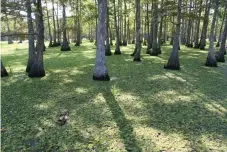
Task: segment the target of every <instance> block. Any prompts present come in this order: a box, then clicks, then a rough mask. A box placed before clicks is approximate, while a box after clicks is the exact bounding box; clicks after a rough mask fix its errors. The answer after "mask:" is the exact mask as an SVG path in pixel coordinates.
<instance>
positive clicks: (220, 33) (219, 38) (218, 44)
mask: <svg viewBox="0 0 227 152" xmlns="http://www.w3.org/2000/svg"><path fill="white" fill-rule="evenodd" d="M224 22H225V17H223V19H222V23H221V28H220V32H219V36H218V42H217V44H216V47H219V46H220V41H221V35H222V28H223V25H224Z"/></svg>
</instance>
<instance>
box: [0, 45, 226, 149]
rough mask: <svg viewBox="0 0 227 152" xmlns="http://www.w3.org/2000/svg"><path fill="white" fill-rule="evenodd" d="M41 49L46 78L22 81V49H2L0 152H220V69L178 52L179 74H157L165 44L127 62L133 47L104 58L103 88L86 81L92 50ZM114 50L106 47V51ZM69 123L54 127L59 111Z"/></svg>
mask: <svg viewBox="0 0 227 152" xmlns="http://www.w3.org/2000/svg"><path fill="white" fill-rule="evenodd" d="M70 47H71V48H72V51H71V52H60V48H47V51H45V53H44V64H45V70H46V77H44V78H41V79H30V78H28V77H27V76H26V73H25V72H24V71H25V67H26V62H27V51H28V49H27V44H12V45H7V44H5V43H2V60H3V62H4V64H5V67H6V69H7V70H8V71H11V72H10V73H9V74H10V76H9V77H8V78H2V82H1V84H2V88H1V89H2V90H1V96H2V100H1V101H2V104H1V105H2V111H1V113H2V118H1V123H2V124H1V127H2V129H1V135H2V145H1V146H2V151H9V152H13V151H101V152H102V151H114V152H124V151H133V152H139V151H226V150H227V145H226V143H227V136H226V135H227V130H226V122H227V121H226V119H227V118H226V112H227V111H226V109H227V94H226V90H227V85H226V84H227V79H226V77H227V64H226V63H220V64H219V67H218V68H207V67H205V66H203V63H204V60H205V57H206V55H207V50H205V51H200V50H195V49H188V48H186V47H184V46H181V51H180V62H181V67H182V69H181V70H180V71H168V70H164V69H163V65H164V63H166V62H167V59H168V57H169V53H170V50H171V46H169V45H167V46H163V47H162V52H163V53H162V55H160V56H159V57H151V56H149V55H146V54H145V52H146V48H143V50H142V62H141V63H135V62H132V60H133V58H131V56H130V54H131V52H132V51H133V48H134V45H129V46H128V47H122V48H121V50H122V52H123V54H122V55H121V56H114V55H113V56H109V57H107V67H108V71H109V75H110V76H111V81H110V82H96V81H93V80H92V71H93V68H94V62H95V46H94V44H93V43H88V42H87V41H83V43H82V44H81V46H80V47H75V46H74V45H73V44H72V45H71V46H70ZM113 50H114V47H113V48H112V51H113ZM65 109H66V110H68V111H69V121H68V122H67V124H66V125H63V126H59V125H58V124H57V123H56V121H57V119H58V117H59V114H60V112H61V111H62V110H65Z"/></svg>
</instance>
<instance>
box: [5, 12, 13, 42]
mask: <svg viewBox="0 0 227 152" xmlns="http://www.w3.org/2000/svg"><path fill="white" fill-rule="evenodd" d="M5 17H6V26H7V32H8V33H10V32H11V31H10V27H9V19H8V16H7V15H5ZM7 38H8V44H13V40H12V37H11V36H8V37H7Z"/></svg>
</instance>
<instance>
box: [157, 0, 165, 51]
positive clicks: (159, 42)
mask: <svg viewBox="0 0 227 152" xmlns="http://www.w3.org/2000/svg"><path fill="white" fill-rule="evenodd" d="M161 11H164V10H163V0H162V1H161ZM162 25H163V16H161V21H160V27H159V35H158V51H159V53H160V54H161V53H162V52H161V44H162Z"/></svg>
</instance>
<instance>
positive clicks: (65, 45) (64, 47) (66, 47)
mask: <svg viewBox="0 0 227 152" xmlns="http://www.w3.org/2000/svg"><path fill="white" fill-rule="evenodd" d="M62 14H63V15H62V28H63V43H62V46H61V51H70V50H71V48H70V47H69V42H68V40H67V37H66V15H65V4H64V3H62Z"/></svg>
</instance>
